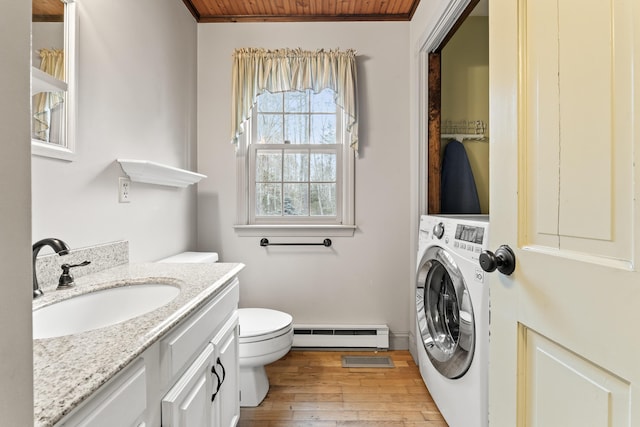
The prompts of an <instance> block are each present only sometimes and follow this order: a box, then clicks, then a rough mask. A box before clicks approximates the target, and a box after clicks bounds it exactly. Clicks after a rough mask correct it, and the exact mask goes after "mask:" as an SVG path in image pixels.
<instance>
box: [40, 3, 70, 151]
mask: <svg viewBox="0 0 640 427" xmlns="http://www.w3.org/2000/svg"><path fill="white" fill-rule="evenodd" d="M61 1H62V2H63V3H64V67H65V82H66V83H67V91H66V92H65V106H64V108H65V112H64V124H63V129H62V133H63V140H64V145H59V144H50V143H46V142H42V141H38V140H36V139H32V140H31V154H32V155H35V156H42V157H50V158H54V159H61V160H66V161H73V160H74V158H75V154H76V111H77V107H76V103H77V76H76V73H77V64H78V58H77V56H78V54H77V45H78V38H77V28H78V13H77V5H76V1H75V0H61ZM32 84H33V83H32Z"/></svg>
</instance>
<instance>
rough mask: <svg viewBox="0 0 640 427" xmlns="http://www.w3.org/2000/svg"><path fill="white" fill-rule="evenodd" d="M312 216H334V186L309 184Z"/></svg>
mask: <svg viewBox="0 0 640 427" xmlns="http://www.w3.org/2000/svg"><path fill="white" fill-rule="evenodd" d="M310 196H311V203H310V205H311V206H310V210H311V215H312V216H336V185H335V184H311V195H310Z"/></svg>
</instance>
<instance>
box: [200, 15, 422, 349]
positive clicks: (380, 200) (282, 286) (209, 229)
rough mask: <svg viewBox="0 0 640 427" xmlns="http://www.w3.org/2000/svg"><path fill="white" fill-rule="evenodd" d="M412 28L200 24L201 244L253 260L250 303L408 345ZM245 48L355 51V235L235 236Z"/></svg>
mask: <svg viewBox="0 0 640 427" xmlns="http://www.w3.org/2000/svg"><path fill="white" fill-rule="evenodd" d="M408 36H409V23H408V22H393V23H389V22H375V23H364V22H357V23H251V24H248V23H243V24H239V23H235V24H233V23H229V24H201V25H199V26H198V164H199V165H198V166H199V170H200V172H202V173H204V174H207V175H209V177H210V178H209V179H208V180H206V182H204V183H202V184H200V185H199V187H198V247H199V249H200V250H214V251H217V252H219V253H220V255H221V258H222V260H224V261H241V262H244V263H245V264H246V265H247V268H246V269H245V271H244V272H243V273H242V274H241V296H240V304H241V306H244V307H246V306H262V307H271V308H275V309H281V310H284V311H287V312H289V313H291V314H292V315H293V317H294V322H296V323H336V324H341V323H356V324H367V323H387V324H388V325H389V326H390V328H391V331H392V333H394V334H396V335H397V336H400V337H403V338H402V339H401V341H402V340H404V341H403V342H404V344H403V345H404V347H405V348H406V345H407V344H406V337H407V333H408V331H409V314H408V310H407V306H408V304H409V300H410V292H409V288H410V282H411V277H412V274H410V270H409V268H408V259H409V258H410V256H411V254H410V231H409V227H408V226H407V222H408V220H409V217H410V214H409V206H410V201H409V199H410V192H409V190H410V189H409V183H410V173H409V170H408V168H407V166H408V165H409V163H410V158H409V152H410V149H409V147H410V141H409V81H408V77H409V71H408V67H409V49H408V46H409V38H408ZM236 47H264V48H284V47H289V48H296V47H301V48H303V49H317V48H337V47H339V48H342V49H347V48H353V49H356V50H357V52H358V76H359V88H358V89H359V103H360V104H359V105H360V158H359V159H357V160H356V223H357V226H358V230H357V231H356V234H355V236H354V237H347V238H345V237H342V238H338V237H336V238H333V239H332V240H333V242H334V245H333V247H332V248H331V249H326V248H322V247H320V248H295V249H283V248H269V249H268V250H267V249H265V248H261V247H259V245H258V242H259V237H238V236H237V235H236V233H235V232H234V230H233V225H234V221H235V204H236V197H235V151H234V147H233V146H231V145H230V144H229V139H230V138H229V132H230V122H231V119H230V110H231V108H230V106H231V100H230V96H231V56H232V52H233V49H234V48H236ZM265 237H269V236H265ZM274 240H275V239H274ZM316 240H320V241H321V239H318V238H316ZM280 249H282V250H280Z"/></svg>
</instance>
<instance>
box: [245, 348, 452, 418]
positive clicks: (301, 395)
mask: <svg viewBox="0 0 640 427" xmlns="http://www.w3.org/2000/svg"><path fill="white" fill-rule="evenodd" d="M343 354H345V355H348V356H353V355H369V356H372V355H374V354H375V353H374V352H353V351H348V352H339V351H297V350H293V351H291V352H289V354H288V355H286V356H285V357H284V358H282V359H280V360H279V361H277V362H275V363H273V364H271V365H269V366H267V375H268V376H269V383H270V384H271V387H270V389H269V393H268V394H267V397H266V398H265V400H264V401H263V402H262V403H261V404H260V406H258V407H257V408H241V410H240V422H239V423H238V427H258V426H260V427H360V426H362V427H364V426H367V427H369V426H371V427H418V426H421V427H447V423H446V422H445V421H444V419H443V418H442V415H440V413H439V412H438V408H437V407H436V405H435V403H433V400H432V399H431V396H430V395H429V392H428V391H427V388H426V387H425V385H424V382H423V381H422V377H421V376H420V371H419V370H418V367H417V366H416V364H415V363H414V362H413V359H412V358H411V355H410V354H409V352H408V351H386V352H379V353H377V354H375V355H378V356H390V357H391V359H392V360H393V363H394V365H395V368H343V367H342V359H341V357H342V355H343Z"/></svg>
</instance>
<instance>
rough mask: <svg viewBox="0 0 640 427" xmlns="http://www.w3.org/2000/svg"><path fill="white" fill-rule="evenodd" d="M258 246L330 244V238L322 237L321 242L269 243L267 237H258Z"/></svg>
mask: <svg viewBox="0 0 640 427" xmlns="http://www.w3.org/2000/svg"><path fill="white" fill-rule="evenodd" d="M260 246H324V247H326V248H328V247H329V246H331V239H324V240H323V241H322V243H269V239H267V238H264V237H263V238H262V239H260Z"/></svg>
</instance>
